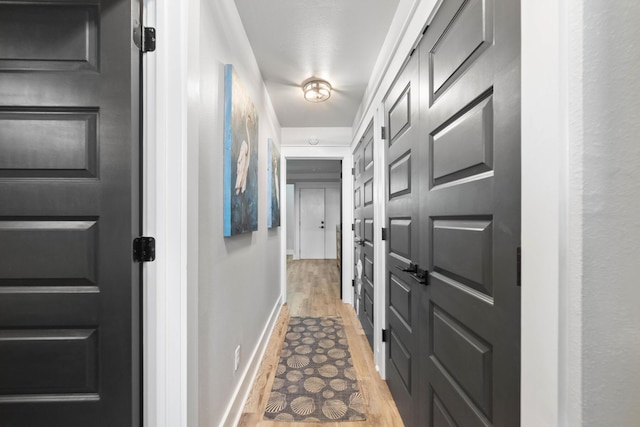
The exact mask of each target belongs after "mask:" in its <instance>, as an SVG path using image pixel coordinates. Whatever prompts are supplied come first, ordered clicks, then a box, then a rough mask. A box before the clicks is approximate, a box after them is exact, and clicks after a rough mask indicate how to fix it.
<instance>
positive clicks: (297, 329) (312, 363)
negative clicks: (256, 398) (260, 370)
mask: <svg viewBox="0 0 640 427" xmlns="http://www.w3.org/2000/svg"><path fill="white" fill-rule="evenodd" d="M364 411H365V410H364V401H363V399H362V394H361V393H360V388H359V386H358V381H357V378H356V370H355V368H354V367H353V361H352V360H351V353H350V352H349V344H348V343H347V336H346V334H345V332H344V327H343V324H342V318H340V317H291V318H290V319H289V326H288V328H287V334H286V335H285V340H284V343H283V344H282V351H281V353H280V362H279V364H278V367H277V369H276V376H275V379H274V380H273V387H272V389H271V395H270V396H269V401H268V402H267V407H266V410H265V414H264V418H265V419H268V420H277V421H298V422H300V421H308V422H319V421H320V422H322V421H327V422H335V421H361V420H364V419H366V417H365V415H364Z"/></svg>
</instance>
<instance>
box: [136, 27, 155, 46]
mask: <svg viewBox="0 0 640 427" xmlns="http://www.w3.org/2000/svg"><path fill="white" fill-rule="evenodd" d="M136 24H137V25H136V26H135V27H134V29H133V41H134V42H135V44H136V46H138V49H140V51H141V52H142V53H146V52H154V51H155V50H156V29H155V28H153V27H143V26H142V25H140V24H139V23H136Z"/></svg>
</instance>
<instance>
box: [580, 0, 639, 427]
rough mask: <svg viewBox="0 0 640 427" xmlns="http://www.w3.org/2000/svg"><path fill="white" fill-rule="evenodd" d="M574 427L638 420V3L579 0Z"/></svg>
mask: <svg viewBox="0 0 640 427" xmlns="http://www.w3.org/2000/svg"><path fill="white" fill-rule="evenodd" d="M583 4H584V11H583V13H584V15H583V16H584V27H583V37H584V39H583V40H584V58H583V81H582V83H583V87H582V89H583V101H584V110H583V120H584V133H583V136H584V143H583V147H582V148H583V153H582V156H583V185H584V187H583V192H582V197H583V198H582V203H583V205H582V208H583V213H582V232H583V241H582V244H583V246H582V256H583V268H582V272H583V288H582V298H583V307H582V312H583V317H582V322H583V323H582V325H583V326H582V358H583V359H582V393H583V402H582V403H583V406H582V410H583V422H584V423H583V425H584V426H593V427H596V426H603V425H612V426H613V425H616V426H632V425H638V423H640V405H638V402H639V401H640V362H639V361H640V358H639V355H640V310H639V309H638V305H639V304H640V286H639V284H640V279H639V276H638V263H639V261H640V46H639V44H638V43H639V41H640V29H639V27H638V17H640V3H639V2H637V1H630V2H590V1H585V2H584V3H583Z"/></svg>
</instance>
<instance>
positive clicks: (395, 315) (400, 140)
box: [384, 57, 425, 425]
mask: <svg viewBox="0 0 640 427" xmlns="http://www.w3.org/2000/svg"><path fill="white" fill-rule="evenodd" d="M418 65H419V64H418V60H417V57H412V58H411V59H410V60H409V62H408V63H407V65H406V66H405V68H404V69H403V71H402V72H401V73H400V75H399V76H398V78H397V80H396V81H395V83H394V84H393V86H392V88H391V89H390V91H389V93H388V95H387V97H386V99H385V103H384V106H385V126H386V128H387V132H386V134H387V135H386V139H385V141H384V143H385V159H386V160H385V164H386V203H387V224H386V227H387V230H388V237H387V246H386V253H387V271H386V278H385V285H386V289H385V293H386V301H387V325H386V328H387V331H388V339H387V343H386V345H387V352H386V354H387V361H386V376H387V382H388V384H389V388H390V390H391V393H392V394H393V397H394V400H395V401H396V405H397V406H398V410H399V411H400V415H401V416H402V419H403V420H404V422H405V424H406V425H420V422H421V421H422V420H419V419H418V418H417V416H418V415H419V412H418V411H417V410H416V409H417V408H418V407H419V406H421V405H422V403H421V401H420V399H421V398H422V397H423V396H424V392H422V391H421V388H422V386H421V384H420V383H421V379H420V373H419V369H420V366H419V358H420V354H421V353H422V351H421V346H424V344H423V343H421V342H419V340H420V339H421V337H420V334H419V332H420V330H421V325H420V324H419V319H418V318H417V314H418V312H419V306H420V302H421V300H424V294H425V289H424V285H422V284H420V283H419V282H418V281H417V280H416V279H415V278H414V276H413V275H412V274H411V273H410V272H408V271H405V270H409V269H410V266H411V265H412V264H417V263H418V261H419V258H418V257H419V253H420V250H419V243H420V242H419V239H418V238H417V237H418V235H419V227H420V225H419V218H418V214H419V197H420V194H419V170H420V168H421V162H420V155H421V154H420V135H419V130H420V126H419V120H418V118H419V108H418V107H419V81H418V77H419V75H418Z"/></svg>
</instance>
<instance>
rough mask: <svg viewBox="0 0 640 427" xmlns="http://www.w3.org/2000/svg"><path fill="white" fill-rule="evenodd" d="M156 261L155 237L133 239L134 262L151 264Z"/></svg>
mask: <svg viewBox="0 0 640 427" xmlns="http://www.w3.org/2000/svg"><path fill="white" fill-rule="evenodd" d="M155 259H156V239H154V238H153V237H136V238H135V239H133V260H134V261H135V262H149V261H154V260H155Z"/></svg>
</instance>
